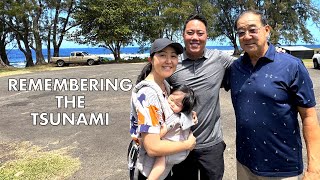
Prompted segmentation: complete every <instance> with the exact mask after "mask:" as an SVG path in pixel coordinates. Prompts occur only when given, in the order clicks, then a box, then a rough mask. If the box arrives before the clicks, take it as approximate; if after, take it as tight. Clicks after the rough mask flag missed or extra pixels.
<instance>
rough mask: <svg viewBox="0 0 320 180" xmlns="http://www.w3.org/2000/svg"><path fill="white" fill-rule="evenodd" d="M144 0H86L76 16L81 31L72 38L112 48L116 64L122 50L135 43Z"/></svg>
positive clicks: (82, 42)
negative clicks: (135, 34)
mask: <svg viewBox="0 0 320 180" xmlns="http://www.w3.org/2000/svg"><path fill="white" fill-rule="evenodd" d="M143 4H144V1H143V0H123V1H119V0H109V1H104V0H93V1H92V0H83V1H81V3H80V6H79V10H78V11H77V12H76V14H75V17H74V18H75V20H76V22H77V23H79V24H80V27H79V29H78V30H77V31H76V32H75V33H74V34H73V35H72V37H73V39H75V40H76V42H78V43H80V44H91V45H99V46H100V47H104V48H106V49H109V50H110V51H111V52H112V53H113V55H114V58H115V60H116V61H119V60H120V48H121V47H123V46H127V45H130V44H132V43H133V39H134V32H135V31H136V29H135V28H134V27H137V25H136V23H137V22H138V20H137V19H138V17H139V16H140V11H141V7H144V6H143Z"/></svg>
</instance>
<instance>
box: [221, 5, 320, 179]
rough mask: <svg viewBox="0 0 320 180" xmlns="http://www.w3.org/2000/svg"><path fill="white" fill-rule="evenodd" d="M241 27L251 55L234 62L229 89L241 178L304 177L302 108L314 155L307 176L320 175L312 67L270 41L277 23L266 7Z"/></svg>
mask: <svg viewBox="0 0 320 180" xmlns="http://www.w3.org/2000/svg"><path fill="white" fill-rule="evenodd" d="M235 28H236V30H237V34H238V36H239V43H240V46H241V48H242V49H243V50H244V51H245V54H244V55H243V56H242V57H240V58H239V59H238V60H237V61H235V62H234V63H233V64H232V65H231V66H230V71H228V73H227V74H228V76H226V77H227V78H226V79H227V81H226V82H227V83H226V89H227V90H228V89H231V97H232V103H233V106H234V110H235V114H236V131H237V135H236V137H237V138H236V146H237V153H236V156H237V177H238V178H237V179H238V180H248V179H263V180H264V179H286V180H287V179H290V180H291V179H292V180H293V179H296V180H298V176H299V175H300V174H301V173H302V172H303V160H302V145H301V144H302V143H301V137H300V128H299V123H298V117H297V115H298V113H299V114H300V117H301V119H302V123H303V135H304V139H305V142H306V147H307V156H308V168H307V171H306V173H305V174H304V178H306V179H307V178H310V179H320V153H319V152H320V128H319V122H318V119H317V113H316V109H315V105H316V101H315V97H314V92H313V85H312V82H311V79H310V77H309V74H308V71H307V69H306V68H305V66H304V65H303V63H302V61H301V60H300V59H298V58H295V57H293V56H291V55H289V54H286V53H277V52H276V50H275V47H274V46H273V45H272V44H270V43H268V37H269V35H270V30H271V27H270V26H269V25H268V24H267V20H266V19H265V18H264V17H263V14H261V13H260V12H258V11H246V12H244V13H242V14H241V15H240V16H239V17H238V19H237V20H236V24H235Z"/></svg>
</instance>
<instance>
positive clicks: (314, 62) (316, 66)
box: [313, 59, 320, 69]
mask: <svg viewBox="0 0 320 180" xmlns="http://www.w3.org/2000/svg"><path fill="white" fill-rule="evenodd" d="M319 67H320V65H319V63H318V61H317V59H314V60H313V68H314V69H319Z"/></svg>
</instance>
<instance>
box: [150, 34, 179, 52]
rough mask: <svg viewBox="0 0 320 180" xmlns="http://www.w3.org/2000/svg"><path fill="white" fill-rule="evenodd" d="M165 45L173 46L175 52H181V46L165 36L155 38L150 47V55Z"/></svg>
mask: <svg viewBox="0 0 320 180" xmlns="http://www.w3.org/2000/svg"><path fill="white" fill-rule="evenodd" d="M167 46H171V47H173V48H174V49H175V50H176V52H177V54H182V53H183V47H182V45H181V44H180V43H176V42H172V41H170V40H169V39H167V38H160V39H156V40H155V41H154V42H153V43H152V45H151V48H150V56H152V55H153V54H154V53H156V52H159V51H161V50H162V49H164V48H166V47H167Z"/></svg>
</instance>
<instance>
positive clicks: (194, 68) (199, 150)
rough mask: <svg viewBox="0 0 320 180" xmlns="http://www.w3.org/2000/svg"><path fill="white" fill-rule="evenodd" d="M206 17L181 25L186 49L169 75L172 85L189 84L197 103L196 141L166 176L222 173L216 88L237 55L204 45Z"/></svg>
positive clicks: (203, 179)
mask: <svg viewBox="0 0 320 180" xmlns="http://www.w3.org/2000/svg"><path fill="white" fill-rule="evenodd" d="M207 38H208V34H207V21H206V19H205V18H204V17H203V16H201V15H192V16H190V17H189V18H188V19H187V21H186V23H185V26H184V30H183V39H184V44H185V51H184V53H183V55H181V56H180V59H179V64H178V67H177V70H176V72H175V73H174V74H173V75H172V76H171V77H170V78H169V79H168V80H169V83H170V84H171V85H172V86H173V87H174V86H177V85H180V84H185V85H188V86H189V87H191V88H192V89H193V90H194V92H195V94H196V96H197V98H198V103H197V105H196V107H195V109H194V110H195V111H196V112H197V116H198V124H197V125H196V126H193V128H192V131H193V134H194V136H195V137H196V138H197V145H196V147H195V149H194V150H193V151H191V152H190V154H189V156H188V157H187V159H186V160H185V161H183V162H182V163H180V164H178V165H175V166H174V167H173V176H172V177H170V178H169V177H168V178H167V179H177V180H180V179H188V180H196V179H198V170H200V179H201V180H206V179H212V180H218V179H222V177H223V173H224V160H223V152H224V149H225V146H226V145H225V143H224V141H223V135H222V128H221V122H220V104H219V91H220V87H221V82H222V79H223V76H224V73H225V70H226V68H228V67H229V66H230V64H231V63H232V61H233V60H234V59H236V58H234V57H232V56H230V55H229V54H227V53H224V52H222V51H218V50H209V49H206V48H205V46H206V41H207Z"/></svg>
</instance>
